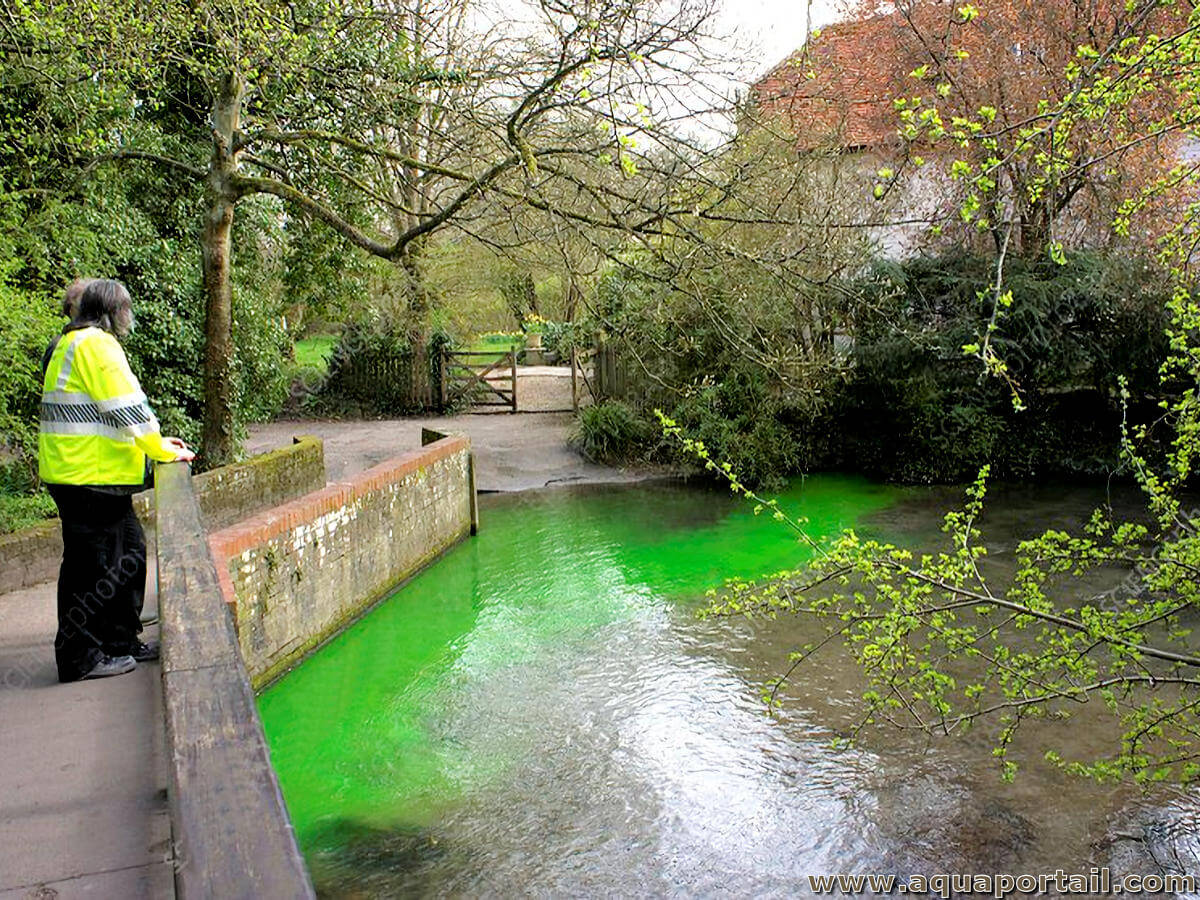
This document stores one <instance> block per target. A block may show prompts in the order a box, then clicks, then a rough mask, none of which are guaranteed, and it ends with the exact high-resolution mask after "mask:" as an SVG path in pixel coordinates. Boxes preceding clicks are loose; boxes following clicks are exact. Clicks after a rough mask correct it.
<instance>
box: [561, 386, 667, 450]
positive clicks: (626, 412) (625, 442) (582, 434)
mask: <svg viewBox="0 0 1200 900" xmlns="http://www.w3.org/2000/svg"><path fill="white" fill-rule="evenodd" d="M652 435H653V431H652V429H651V428H650V425H649V423H648V422H647V421H645V420H644V419H642V418H640V417H639V416H638V415H637V413H635V412H634V411H633V409H632V408H631V407H629V406H628V405H626V404H625V403H622V402H621V401H620V400H605V401H604V402H602V403H597V404H596V405H595V406H585V407H584V408H583V409H581V410H580V411H579V424H578V426H577V428H576V431H575V433H574V434H573V435H572V437H571V442H572V443H573V444H574V445H575V446H576V447H578V449H579V450H580V451H581V452H582V453H583V454H584V455H585V456H587V457H588V458H589V459H592V460H595V461H596V462H604V463H612V462H624V461H627V460H630V459H634V458H635V457H637V456H638V455H639V454H641V453H643V452H644V451H645V450H646V449H647V446H648V444H649V442H650V440H651V437H652Z"/></svg>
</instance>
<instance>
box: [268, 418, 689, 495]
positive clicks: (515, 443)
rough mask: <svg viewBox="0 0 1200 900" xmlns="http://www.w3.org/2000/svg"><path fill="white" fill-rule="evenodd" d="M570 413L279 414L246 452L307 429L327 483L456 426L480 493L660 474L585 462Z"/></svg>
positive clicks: (646, 468)
mask: <svg viewBox="0 0 1200 900" xmlns="http://www.w3.org/2000/svg"><path fill="white" fill-rule="evenodd" d="M573 423H574V416H573V415H572V414H571V413H553V412H548V413H518V414H516V415H512V414H508V413H476V414H469V415H461V416H431V417H428V418H408V419H380V420H375V421H363V420H361V419H356V420H352V421H351V420H347V421H329V420H325V421H315V420H309V419H298V420H281V421H277V422H271V423H268V424H265V425H254V426H251V428H250V436H249V438H247V440H246V442H245V451H246V453H247V454H254V453H263V452H265V451H267V450H271V449H274V448H276V447H282V446H285V445H287V444H289V443H291V440H292V438H293V437H294V436H296V435H301V434H311V435H315V436H316V437H319V438H320V439H321V440H322V441H323V442H324V444H325V467H326V475H327V477H328V478H329V480H330V481H340V480H343V479H344V478H346V477H348V476H351V475H355V474H357V473H359V472H362V471H363V470H365V469H369V468H370V467H371V466H373V465H376V464H378V463H380V462H382V461H383V460H385V459H389V458H391V457H393V456H395V455H396V454H397V453H398V452H399V448H403V447H410V446H413V445H414V442H416V441H419V439H420V433H421V429H422V428H430V429H433V430H434V431H442V432H456V431H461V432H462V433H463V434H465V435H467V437H469V438H470V439H471V448H472V450H473V451H474V453H475V479H476V485H477V487H478V489H479V490H480V491H482V492H492V491H500V492H511V491H527V490H533V489H536V488H543V487H550V486H553V485H561V484H629V483H633V482H638V481H646V480H648V479H652V478H661V477H663V476H665V475H670V474H671V472H670V471H669V470H667V469H664V468H661V467H653V466H630V467H627V468H619V469H616V468H612V467H610V466H603V465H599V464H597V463H594V462H591V461H590V460H588V459H586V458H584V457H583V456H582V455H581V454H580V453H579V452H578V451H576V450H575V449H573V448H572V447H571V446H570V444H569V443H568V438H569V436H570V432H571V428H572V426H573Z"/></svg>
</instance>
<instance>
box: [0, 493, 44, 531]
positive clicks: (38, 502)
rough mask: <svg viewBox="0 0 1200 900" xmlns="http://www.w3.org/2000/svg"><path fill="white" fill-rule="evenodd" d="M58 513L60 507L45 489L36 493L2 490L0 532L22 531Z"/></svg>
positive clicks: (0, 494) (0, 496)
mask: <svg viewBox="0 0 1200 900" xmlns="http://www.w3.org/2000/svg"><path fill="white" fill-rule="evenodd" d="M57 515H58V509H57V508H56V507H55V506H54V501H53V500H51V499H50V495H49V494H47V493H46V492H45V491H40V492H38V493H36V494H10V493H7V492H5V491H0V534H8V533H9V532H10V531H20V530H21V529H22V528H28V527H29V526H30V525H36V524H37V523H38V522H41V521H43V520H45V519H51V518H54V517H55V516H57Z"/></svg>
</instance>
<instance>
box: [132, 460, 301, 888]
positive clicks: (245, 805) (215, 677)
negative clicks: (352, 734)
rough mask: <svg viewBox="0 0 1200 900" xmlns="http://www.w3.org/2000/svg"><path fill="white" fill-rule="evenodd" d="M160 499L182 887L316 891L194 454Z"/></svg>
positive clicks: (172, 474) (159, 476)
mask: <svg viewBox="0 0 1200 900" xmlns="http://www.w3.org/2000/svg"><path fill="white" fill-rule="evenodd" d="M154 500H155V506H156V508H157V518H156V520H155V531H156V533H157V552H158V585H159V586H158V597H159V609H160V612H161V616H162V645H163V657H162V680H163V705H164V707H165V710H166V720H167V721H166V725H167V729H166V730H167V753H168V768H169V771H170V782H169V788H168V798H169V801H170V808H171V832H172V836H173V840H174V851H175V852H174V862H175V893H176V896H178V897H180V898H182V900H195V898H214V900H216V898H219V900H242V898H244V900H275V898H278V900H305V898H311V897H313V896H314V894H313V888H312V884H311V882H310V881H309V877H308V872H307V870H306V869H305V866H304V859H303V857H302V856H301V855H300V850H299V849H298V847H297V846H296V836H295V834H294V833H293V831H292V825H291V820H290V819H289V818H288V813H287V808H286V807H285V805H284V802H283V795H282V794H281V793H280V790H279V781H278V779H277V778H276V777H275V770H274V769H272V768H271V756H270V753H269V752H268V750H267V741H266V737H265V736H264V734H263V729H262V722H261V721H260V720H259V717H258V708H257V706H256V705H255V702H254V693H253V692H252V691H251V690H250V679H249V677H248V676H247V674H246V666H245V664H244V663H243V661H242V655H241V651H240V650H239V649H238V641H237V634H236V633H235V631H234V625H233V617H232V616H231V615H230V612H229V609H228V608H227V607H226V605H225V602H224V600H223V599H222V596H221V591H220V588H219V587H218V583H217V570H216V567H215V565H214V563H213V559H212V556H211V554H210V553H209V549H208V541H207V540H206V539H205V532H204V526H203V524H202V522H201V518H200V506H199V504H198V503H197V502H196V497H195V494H194V493H193V492H192V484H191V478H190V473H189V471H188V466H187V464H186V463H168V464H165V465H164V464H160V465H159V466H158V467H157V471H156V475H155V490H154Z"/></svg>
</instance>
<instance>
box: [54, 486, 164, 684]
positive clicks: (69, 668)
mask: <svg viewBox="0 0 1200 900" xmlns="http://www.w3.org/2000/svg"><path fill="white" fill-rule="evenodd" d="M46 487H47V489H48V490H49V491H50V496H51V497H53V498H54V502H55V504H57V506H58V514H59V517H60V518H61V519H62V531H63V561H62V568H61V569H60V570H59V573H58V635H57V636H56V637H55V639H54V657H55V660H56V661H57V663H58V679H59V681H75V680H77V679H79V678H81V677H82V676H84V675H86V674H87V673H88V672H89V671H90V670H91V669H92V667H93V666H95V665H96V663H98V662H99V661H100V660H101V659H103V657H104V656H106V655H107V656H120V655H122V654H125V653H131V652H133V650H134V648H135V647H136V646H137V643H138V633H139V632H140V631H141V630H142V623H141V621H140V620H139V617H140V616H141V612H142V604H143V603H144V601H145V598H146V536H145V534H144V533H143V531H142V523H141V522H139V521H138V517H137V514H136V513H135V512H134V511H133V498H132V497H131V496H130V495H128V494H110V493H106V492H104V491H97V490H93V489H91V488H87V487H79V486H76V485H67V484H48V485H46Z"/></svg>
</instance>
